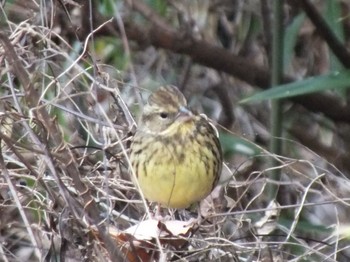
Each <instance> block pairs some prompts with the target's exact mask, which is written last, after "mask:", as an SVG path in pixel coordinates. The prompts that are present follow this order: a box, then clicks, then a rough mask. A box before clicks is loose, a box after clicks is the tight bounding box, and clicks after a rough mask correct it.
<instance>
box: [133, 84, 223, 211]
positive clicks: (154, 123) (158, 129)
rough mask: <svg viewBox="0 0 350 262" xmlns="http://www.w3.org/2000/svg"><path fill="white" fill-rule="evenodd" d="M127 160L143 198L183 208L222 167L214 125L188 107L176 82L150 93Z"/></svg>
mask: <svg viewBox="0 0 350 262" xmlns="http://www.w3.org/2000/svg"><path fill="white" fill-rule="evenodd" d="M130 150H131V151H130V161H131V164H132V168H133V170H134V172H135V174H136V178H137V180H138V183H139V185H140V188H141V190H142V192H143V194H144V196H145V198H146V199H148V200H150V201H155V202H158V203H160V204H161V205H162V206H165V207H170V208H186V207H188V206H190V205H191V204H193V203H195V202H198V201H200V200H202V199H203V198H205V197H206V196H208V195H209V194H210V192H211V191H212V190H213V188H214V186H215V185H216V183H217V181H218V179H219V176H220V173H221V169H222V151H221V146H220V142H219V139H218V134H217V130H216V129H215V127H214V126H213V125H212V124H211V123H210V122H209V121H208V120H207V118H206V117H205V116H204V115H198V114H195V113H193V112H191V111H190V110H189V109H188V108H187V102H186V99H185V97H184V96H183V94H182V93H181V92H180V91H179V90H178V88H177V87H175V86H163V87H160V88H159V89H158V90H157V91H156V92H154V93H153V94H151V95H150V97H149V99H148V103H147V104H146V105H145V107H144V112H143V114H142V118H141V123H140V124H139V126H138V129H137V131H136V134H135V136H134V138H133V141H132V143H131V146H130Z"/></svg>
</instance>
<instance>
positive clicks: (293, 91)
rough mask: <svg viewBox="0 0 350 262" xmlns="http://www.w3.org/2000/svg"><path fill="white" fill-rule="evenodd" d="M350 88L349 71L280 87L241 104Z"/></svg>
mask: <svg viewBox="0 0 350 262" xmlns="http://www.w3.org/2000/svg"><path fill="white" fill-rule="evenodd" d="M348 87H350V70H349V69H347V70H343V71H340V72H333V73H330V74H328V75H323V76H317V77H310V78H307V79H305V80H302V81H297V82H293V83H290V84H284V85H279V86H276V87H273V88H270V89H268V90H266V91H263V92H259V93H257V94H254V95H252V96H250V97H247V98H245V99H243V100H241V101H240V103H247V102H252V101H259V100H268V99H278V98H288V97H293V96H299V95H305V94H310V93H315V92H320V91H324V90H330V89H336V90H340V89H343V88H348Z"/></svg>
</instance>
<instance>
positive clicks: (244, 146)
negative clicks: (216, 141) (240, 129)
mask: <svg viewBox="0 0 350 262" xmlns="http://www.w3.org/2000/svg"><path fill="white" fill-rule="evenodd" d="M220 143H221V146H222V150H223V153H224V155H225V156H227V155H232V154H236V153H240V154H243V155H248V156H255V155H258V154H261V153H262V149H261V148H260V147H258V146H257V145H255V144H254V143H252V142H250V141H248V140H246V139H244V138H241V137H239V136H235V135H232V134H228V133H225V132H220Z"/></svg>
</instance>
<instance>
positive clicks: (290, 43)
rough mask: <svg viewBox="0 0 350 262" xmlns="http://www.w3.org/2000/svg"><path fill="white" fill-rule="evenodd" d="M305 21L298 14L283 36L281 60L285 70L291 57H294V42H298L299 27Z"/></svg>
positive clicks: (302, 15)
mask: <svg viewBox="0 0 350 262" xmlns="http://www.w3.org/2000/svg"><path fill="white" fill-rule="evenodd" d="M304 20H305V14H300V15H298V16H296V17H295V18H294V19H293V22H292V23H291V24H290V25H289V26H288V27H287V29H286V32H285V34H284V44H283V45H284V49H283V58H284V68H285V69H287V67H288V65H289V64H290V61H291V60H292V56H293V55H294V49H295V45H296V42H297V40H298V34H299V31H300V27H301V26H302V24H303V22H304Z"/></svg>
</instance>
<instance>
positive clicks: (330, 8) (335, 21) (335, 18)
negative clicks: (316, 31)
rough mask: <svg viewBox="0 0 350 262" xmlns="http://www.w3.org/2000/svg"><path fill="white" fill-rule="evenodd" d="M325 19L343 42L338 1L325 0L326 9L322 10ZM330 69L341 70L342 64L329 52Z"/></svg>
mask: <svg viewBox="0 0 350 262" xmlns="http://www.w3.org/2000/svg"><path fill="white" fill-rule="evenodd" d="M324 16H325V20H326V21H327V23H328V25H329V26H330V28H331V29H332V32H333V33H334V34H335V35H336V36H337V38H338V39H339V40H340V41H341V42H343V43H344V41H345V40H344V39H345V38H344V28H343V22H342V20H341V17H342V8H341V3H340V1H334V0H327V1H326V9H325V12H324ZM330 63H331V67H330V68H331V70H341V69H343V68H344V67H343V65H342V64H341V63H340V62H339V60H338V58H337V57H336V56H335V55H334V54H333V53H331V55H330Z"/></svg>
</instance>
